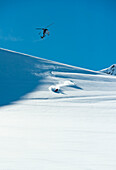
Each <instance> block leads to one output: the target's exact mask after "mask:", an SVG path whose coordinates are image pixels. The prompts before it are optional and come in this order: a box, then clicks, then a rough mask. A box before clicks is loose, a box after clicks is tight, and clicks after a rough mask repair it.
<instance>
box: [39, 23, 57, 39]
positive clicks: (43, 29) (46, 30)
mask: <svg viewBox="0 0 116 170" xmlns="http://www.w3.org/2000/svg"><path fill="white" fill-rule="evenodd" d="M52 24H54V23H52ZM52 24H50V25H48V26H47V27H45V28H36V29H37V30H42V31H43V35H42V36H41V38H42V39H43V38H44V37H45V36H46V34H47V35H49V34H50V32H49V31H48V27H50V26H51V25H52ZM42 31H40V32H39V35H40V34H41V32H42Z"/></svg>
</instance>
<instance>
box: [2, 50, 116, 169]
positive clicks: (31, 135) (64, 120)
mask: <svg viewBox="0 0 116 170" xmlns="http://www.w3.org/2000/svg"><path fill="white" fill-rule="evenodd" d="M4 169H7V170H38V169H39V170H109V169H110V170H115V169H116V77H115V76H111V75H108V74H105V73H102V72H97V71H92V70H87V69H83V68H79V67H73V66H69V65H66V64H61V63H58V62H53V61H49V60H46V59H42V58H38V57H34V56H29V55H26V54H21V53H17V52H13V51H9V50H4V49H0V170H4Z"/></svg>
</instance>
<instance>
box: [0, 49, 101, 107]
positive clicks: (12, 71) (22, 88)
mask: <svg viewBox="0 0 116 170" xmlns="http://www.w3.org/2000/svg"><path fill="white" fill-rule="evenodd" d="M52 71H60V72H61V71H63V72H69V73H71V72H75V73H85V74H91V73H92V74H98V73H97V72H94V71H91V70H87V69H82V68H77V67H73V66H68V65H65V64H60V63H57V62H53V61H48V60H46V59H41V58H38V57H33V56H29V55H26V54H21V53H17V52H13V51H10V50H5V49H0V81H1V83H0V95H1V98H0V106H2V105H7V104H10V103H11V102H13V101H16V100H19V99H20V98H21V97H22V96H24V95H26V94H27V93H29V92H32V91H33V90H35V89H36V87H38V86H39V85H40V84H41V80H42V79H45V78H46V77H47V75H48V74H50V72H52Z"/></svg>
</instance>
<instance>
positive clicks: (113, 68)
mask: <svg viewBox="0 0 116 170" xmlns="http://www.w3.org/2000/svg"><path fill="white" fill-rule="evenodd" d="M101 72H104V73H107V74H111V75H114V76H116V64H113V65H111V66H110V67H108V68H105V69H103V70H101Z"/></svg>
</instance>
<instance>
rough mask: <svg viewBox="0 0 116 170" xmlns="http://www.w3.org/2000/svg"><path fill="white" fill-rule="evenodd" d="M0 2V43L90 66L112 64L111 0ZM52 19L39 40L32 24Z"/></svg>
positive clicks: (114, 16) (115, 39)
mask: <svg viewBox="0 0 116 170" xmlns="http://www.w3.org/2000/svg"><path fill="white" fill-rule="evenodd" d="M0 3H1V4H0V47H2V48H6V49H10V50H14V51H18V52H22V53H27V54H31V55H35V56H38V57H42V58H46V59H50V60H54V61H59V62H61V63H65V64H70V65H75V66H79V67H83V68H89V69H93V70H100V69H102V68H105V67H108V66H110V65H111V64H116V2H115V1H114V0H44V1H43V0H20V1H16V0H14V1H13V0H10V1H9V0H5V1H2V0H1V1H0ZM52 22H54V25H52V26H51V27H49V30H50V36H49V37H46V38H45V39H44V40H41V39H40V38H39V36H38V31H37V30H36V29H35V28H36V27H44V26H47V25H49V24H50V23H52Z"/></svg>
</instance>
